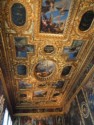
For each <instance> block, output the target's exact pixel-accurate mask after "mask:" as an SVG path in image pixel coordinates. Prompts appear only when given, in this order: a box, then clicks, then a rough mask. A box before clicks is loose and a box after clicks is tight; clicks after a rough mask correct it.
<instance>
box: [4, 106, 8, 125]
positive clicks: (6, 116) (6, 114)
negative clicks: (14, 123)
mask: <svg viewBox="0 0 94 125" xmlns="http://www.w3.org/2000/svg"><path fill="white" fill-rule="evenodd" d="M7 123H8V110H7V108H6V109H5V113H4V119H3V125H7Z"/></svg>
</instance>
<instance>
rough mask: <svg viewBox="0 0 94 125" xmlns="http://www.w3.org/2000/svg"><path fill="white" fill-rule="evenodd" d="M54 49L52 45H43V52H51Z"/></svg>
mask: <svg viewBox="0 0 94 125" xmlns="http://www.w3.org/2000/svg"><path fill="white" fill-rule="evenodd" d="M53 51H54V47H53V46H52V45H47V46H45V47H44V52H46V53H52V52H53Z"/></svg>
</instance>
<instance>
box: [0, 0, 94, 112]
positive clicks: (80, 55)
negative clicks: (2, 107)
mask: <svg viewBox="0 0 94 125" xmlns="http://www.w3.org/2000/svg"><path fill="white" fill-rule="evenodd" d="M0 21H1V32H0V34H1V39H2V40H1V41H2V45H3V54H4V55H5V59H4V60H3V61H5V62H6V63H7V64H6V69H7V75H9V81H8V83H9V86H10V87H8V89H9V91H10V93H11V98H12V100H11V101H13V102H14V104H15V106H14V107H15V109H16V111H17V110H19V111H20V110H21V111H23V109H24V110H27V109H31V110H33V109H34V108H35V110H36V108H39V109H41V111H42V110H43V111H44V109H47V111H50V110H51V109H52V110H51V111H52V112H56V111H58V112H62V111H63V108H62V107H64V106H65V104H66V98H67V95H68V92H69V91H71V88H72V87H73V86H74V84H75V82H74V80H75V79H77V77H78V76H77V75H79V74H80V71H81V68H83V65H84V63H85V61H86V60H87V58H88V56H89V53H90V52H91V51H90V50H91V49H92V47H93V42H94V41H93V36H94V35H93V34H94V1H93V0H2V1H1V16H0ZM2 65H3V64H2ZM7 80H8V79H7ZM6 84H7V83H6ZM32 108H33V109H32ZM54 108H55V109H56V108H57V110H55V109H54ZM31 110H30V111H31ZM35 110H34V111H35ZM23 112H24V111H23ZM32 112H33V111H32ZM35 112H37V111H35Z"/></svg>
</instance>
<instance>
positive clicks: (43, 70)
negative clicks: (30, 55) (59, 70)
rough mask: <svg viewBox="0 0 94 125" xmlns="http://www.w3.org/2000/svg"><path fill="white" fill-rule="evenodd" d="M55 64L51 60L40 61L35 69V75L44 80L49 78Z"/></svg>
mask: <svg viewBox="0 0 94 125" xmlns="http://www.w3.org/2000/svg"><path fill="white" fill-rule="evenodd" d="M55 68H56V66H55V63H54V62H53V61H51V60H42V61H40V62H39V63H38V64H37V65H36V67H35V75H36V77H37V78H40V79H42V80H45V79H46V78H49V77H50V76H51V75H52V74H53V72H54V71H55Z"/></svg>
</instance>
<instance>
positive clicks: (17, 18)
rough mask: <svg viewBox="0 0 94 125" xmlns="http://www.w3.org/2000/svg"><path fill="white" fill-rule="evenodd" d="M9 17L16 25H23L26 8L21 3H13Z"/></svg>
mask: <svg viewBox="0 0 94 125" xmlns="http://www.w3.org/2000/svg"><path fill="white" fill-rule="evenodd" d="M11 18H12V21H13V23H14V24H15V25H16V26H23V25H24V24H25V22H26V9H25V7H24V6H23V5H22V4H21V3H14V4H13V6H12V7H11Z"/></svg>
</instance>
